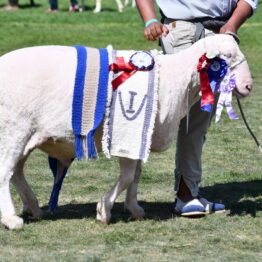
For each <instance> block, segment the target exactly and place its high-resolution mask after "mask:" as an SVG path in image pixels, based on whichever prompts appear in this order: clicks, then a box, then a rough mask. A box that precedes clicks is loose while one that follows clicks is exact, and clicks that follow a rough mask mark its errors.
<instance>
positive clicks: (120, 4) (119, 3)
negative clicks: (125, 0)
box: [116, 0, 124, 13]
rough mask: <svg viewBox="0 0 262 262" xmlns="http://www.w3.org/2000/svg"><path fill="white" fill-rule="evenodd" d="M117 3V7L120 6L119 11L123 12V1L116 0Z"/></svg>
mask: <svg viewBox="0 0 262 262" xmlns="http://www.w3.org/2000/svg"><path fill="white" fill-rule="evenodd" d="M116 4H117V7H118V12H120V13H122V12H123V10H124V6H123V4H122V1H121V0H116Z"/></svg>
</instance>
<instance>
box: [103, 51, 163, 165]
mask: <svg viewBox="0 0 262 262" xmlns="http://www.w3.org/2000/svg"><path fill="white" fill-rule="evenodd" d="M155 53H156V52H155ZM112 54H113V58H112V60H113V62H115V61H116V60H115V57H123V58H124V60H125V62H126V63H127V62H128V61H129V58H130V57H131V56H132V55H133V54H134V51H113V53H112ZM155 55H156V54H155ZM155 55H153V56H155ZM155 59H156V58H155ZM121 73H122V72H119V73H118V74H115V75H114V76H113V78H115V77H117V76H118V75H119V74H121ZM157 87H158V65H157V61H155V66H154V68H153V69H152V70H150V71H137V72H136V73H135V74H133V75H132V76H131V77H130V78H128V79H127V80H126V81H125V82H124V83H122V84H121V85H120V86H119V87H118V88H117V89H116V90H115V91H113V92H112V101H111V105H110V106H109V105H108V107H107V113H106V118H105V125H104V137H103V151H104V153H105V154H106V156H107V157H110V156H118V157H127V158H131V159H141V160H143V161H144V162H146V161H147V159H148V156H149V153H150V146H151V137H152V133H153V128H154V124H155V118H156V113H157V98H158V90H157Z"/></svg>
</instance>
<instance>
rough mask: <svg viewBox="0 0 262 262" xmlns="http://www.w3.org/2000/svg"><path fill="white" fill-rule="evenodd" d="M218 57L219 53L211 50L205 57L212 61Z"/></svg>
mask: <svg viewBox="0 0 262 262" xmlns="http://www.w3.org/2000/svg"><path fill="white" fill-rule="evenodd" d="M218 55H219V52H218V51H216V50H211V51H208V52H207V54H206V57H207V58H209V59H213V58H215V57H216V56H218Z"/></svg>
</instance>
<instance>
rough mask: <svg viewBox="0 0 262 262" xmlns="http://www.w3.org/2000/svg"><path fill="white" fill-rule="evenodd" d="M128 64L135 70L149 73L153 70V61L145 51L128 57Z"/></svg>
mask: <svg viewBox="0 0 262 262" xmlns="http://www.w3.org/2000/svg"><path fill="white" fill-rule="evenodd" d="M129 63H130V64H131V66H133V67H134V68H135V69H136V70H139V71H149V70H151V69H153V67H154V64H155V61H154V58H153V57H152V56H151V54H150V53H148V52H146V51H138V52H136V53H134V54H133V55H132V56H131V57H130V60H129Z"/></svg>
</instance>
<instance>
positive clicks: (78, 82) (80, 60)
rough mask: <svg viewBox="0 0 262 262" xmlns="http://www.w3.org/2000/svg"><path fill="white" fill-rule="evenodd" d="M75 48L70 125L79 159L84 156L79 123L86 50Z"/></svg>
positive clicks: (79, 47)
mask: <svg viewBox="0 0 262 262" xmlns="http://www.w3.org/2000/svg"><path fill="white" fill-rule="evenodd" d="M74 47H75V48H76V50H77V68H76V76H75V85H74V97H73V105H72V107H73V110H72V127H73V130H74V133H75V152H76V157H77V158H78V159H81V158H83V157H84V150H83V143H82V136H81V123H82V107H83V94H84V93H83V91H84V85H85V74H86V60H87V52H86V48H85V47H83V46H74Z"/></svg>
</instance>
